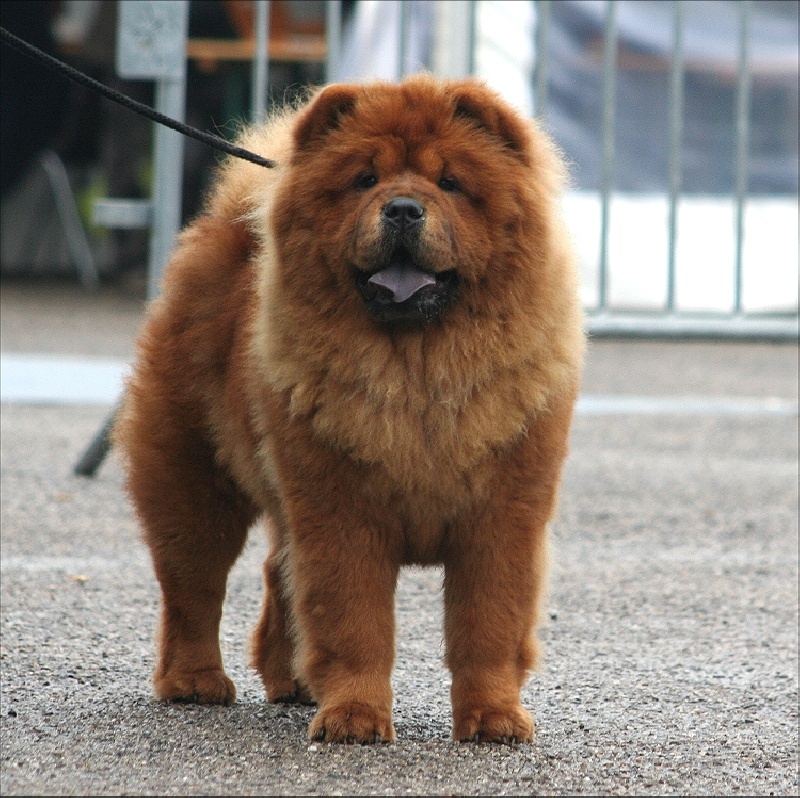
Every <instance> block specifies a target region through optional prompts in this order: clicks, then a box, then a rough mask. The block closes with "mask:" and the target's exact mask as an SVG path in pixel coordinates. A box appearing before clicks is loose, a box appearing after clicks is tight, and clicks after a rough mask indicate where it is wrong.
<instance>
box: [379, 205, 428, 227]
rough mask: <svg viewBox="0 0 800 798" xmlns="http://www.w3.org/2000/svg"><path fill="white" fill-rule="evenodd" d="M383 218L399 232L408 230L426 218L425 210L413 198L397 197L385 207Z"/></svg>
mask: <svg viewBox="0 0 800 798" xmlns="http://www.w3.org/2000/svg"><path fill="white" fill-rule="evenodd" d="M383 218H384V219H386V221H387V222H389V224H392V225H394V226H395V227H396V228H397V229H398V230H403V229H408V228H410V227H413V226H414V225H417V224H419V223H420V222H421V221H422V220H423V219H424V218H425V208H424V207H423V206H422V205H420V203H419V202H417V201H416V200H415V199H412V198H411V197H395V198H394V199H392V200H389V202H387V203H386V205H385V206H384V208H383Z"/></svg>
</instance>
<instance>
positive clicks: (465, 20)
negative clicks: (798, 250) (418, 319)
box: [120, 0, 798, 340]
mask: <svg viewBox="0 0 800 798" xmlns="http://www.w3.org/2000/svg"><path fill="white" fill-rule="evenodd" d="M750 2H751V0H742V1H741V2H739V3H738V13H739V30H738V64H737V91H736V98H737V100H736V142H735V153H733V154H732V157H733V158H734V159H735V175H736V177H735V193H734V195H733V197H732V201H733V203H734V224H733V229H732V230H731V235H732V237H733V263H731V264H730V265H731V277H730V280H731V282H732V286H731V285H727V286H724V285H719V286H718V290H719V292H721V293H724V292H726V291H731V292H732V302H731V307H730V310H729V311H714V312H709V311H702V310H696V309H692V310H686V309H685V308H682V307H681V306H680V303H679V302H678V296H679V288H680V281H679V270H678V268H677V258H676V248H677V241H678V236H679V232H680V229H679V228H680V219H682V218H683V217H682V216H681V214H680V213H679V202H680V201H681V197H682V193H681V136H682V121H683V114H684V95H683V87H684V75H685V70H684V63H683V48H684V17H685V9H686V7H687V2H685V0H674V2H673V4H672V8H673V41H672V56H671V61H670V79H669V85H670V97H669V177H668V189H667V197H666V203H667V220H666V226H667V233H666V248H667V253H666V287H665V292H664V294H665V296H664V301H663V303H662V305H661V306H660V307H655V308H654V307H650V306H648V307H647V308H646V309H644V310H642V309H637V310H636V312H632V311H631V310H630V308H626V307H624V306H620V305H618V304H616V303H615V302H614V301H613V297H612V294H611V284H612V279H613V277H614V275H615V274H616V273H618V271H619V263H618V262H616V263H615V256H614V255H613V254H612V252H611V251H610V248H609V240H610V230H611V222H612V214H613V213H614V212H615V208H614V205H615V202H616V200H617V195H616V194H615V191H614V175H615V165H616V164H615V103H616V77H617V63H616V61H617V50H618V47H617V12H618V0H606V4H605V27H604V36H603V49H602V86H603V97H602V145H601V146H602V168H601V180H600V187H599V192H598V196H597V200H598V204H597V208H596V209H595V207H594V206H592V207H591V208H589V211H588V212H589V213H590V214H591V215H592V216H595V215H596V214H599V236H598V240H597V242H596V248H597V256H596V264H594V263H592V264H590V266H591V270H592V275H591V282H593V283H596V285H589V282H590V277H588V276H587V275H586V274H584V283H585V285H584V302H585V304H586V306H587V327H588V330H589V332H590V333H591V334H592V335H595V336H599V335H631V336H643V335H645V336H714V337H718V336H722V337H755V338H774V339H789V340H791V339H797V337H798V314H797V308H796V306H795V308H794V309H793V310H791V311H789V312H779V313H770V312H753V311H752V310H750V309H748V308H747V307H746V306H745V303H744V301H743V297H744V291H743V288H744V269H743V262H744V258H743V254H744V237H745V223H746V213H745V210H746V207H747V203H748V194H747V168H748V159H747V152H748V139H749V133H750V131H749V113H750V99H751V97H750V88H751V63H750V52H749V16H750ZM186 5H187V3H186V0H167V1H166V2H164V0H162V1H161V2H159V1H158V0H151V1H150V2H142V1H141V0H123V2H122V3H121V6H122V8H123V12H125V9H126V7H128V8H127V11H128V13H123V14H122V17H123V18H122V21H121V27H120V42H121V46H123V47H124V46H125V45H124V43H125V42H126V41H128V42H130V41H131V38H130V37H131V36H133V37H134V38H133V41H134V43H136V42H139V46H140V47H141V42H142V41H145V40H146V41H147V42H151V40H152V37H153V36H154V34H155V33H158V34H159V35H161V36H162V37H163V36H164V32H165V31H167V33H168V37H172V39H173V41H172V52H175V51H179V52H183V51H184V49H185V37H186V28H185V23H183V22H182V23H181V25H177V24H175V25H172V26H171V27H167V28H165V27H164V24H163V22H164V19H166V17H165V16H164V15H166V14H168V13H169V14H171V15H173V16H174V15H176V13H177V15H178V16H181V14H182V15H183V16H182V19H185V14H186V11H185V6H186ZM389 5H390V4H389V3H387V4H386V6H387V7H388V6H389ZM410 6H411V3H409V2H400V3H398V4H397V13H398V14H399V17H398V19H399V23H398V25H397V36H398V42H397V44H398V46H397V48H396V52H397V54H398V69H397V71H398V73H399V74H404V73H405V72H407V71H408V63H407V53H408V37H409V32H410V27H411V26H410ZM437 6H438V13H437V15H436V24H437V25H439V26H444V27H446V28H447V30H446V31H441V30H440V31H438V32H437V34H438V38H439V41H440V42H441V41H444V42H445V43H446V47H445V51H444V54H445V57H444V58H442V57H441V54H440V57H439V58H438V59H437V62H436V64H434V68H435V69H436V70H437V71H441V72H443V74H450V75H454V74H457V73H466V72H468V71H473V70H474V69H475V63H476V59H475V52H476V48H479V47H480V46H481V32H480V30H477V29H476V28H479V26H476V18H477V16H478V8H479V6H481V3H479V2H475V0H470V2H463V1H462V2H450V1H448V2H445V1H444V0H443V1H442V2H440V3H438V4H437ZM162 7H163V8H162ZM176 7H184V11H183V12H180V13H178V12H176ZM255 7H256V11H255V57H254V58H253V60H252V87H253V90H252V96H251V120H252V121H260V120H262V119H263V118H264V117H265V115H266V107H265V106H266V97H267V87H268V78H269V76H268V62H269V54H268V52H267V50H268V46H267V43H268V41H269V2H268V0H256V3H255ZM553 7H554V4H553V2H552V0H537V2H536V3H535V8H536V32H535V55H536V63H535V70H534V74H533V75H532V76H531V82H532V84H533V86H532V89H533V95H534V106H535V109H536V114H537V116H539V117H540V118H541V119H542V120H543V121H544V122H545V123H546V122H547V117H548V81H549V64H548V47H547V43H548V37H549V35H550V20H551V12H552V11H553ZM134 9H136V13H135V14H134V13H132V12H133V10H134ZM325 9H326V38H327V43H328V46H327V53H326V79H327V80H332V79H335V77H336V76H337V73H338V71H339V70H338V65H339V62H340V58H341V44H342V17H341V3H340V2H339V0H326V3H325ZM126 20H127V21H126ZM132 20H133V21H134V22H136V24H133V22H132ZM137 20H138V21H137ZM143 20H145V21H146V20H150V21H151V22H152V23H153V24H152V25H150V26H149V27H148V26H146V25H144V24H143ZM126 25H127V31H126V29H125V26H126ZM126 35H127V38H126ZM137 37H138V38H137ZM148 37H149V38H148ZM149 46H151V47H152V43H151V44H150V45H149ZM129 49H130V47H129ZM440 49H441V48H440ZM143 52H144V51H141V52H140V56H142V55H143ZM162 60H163V59H162ZM165 63H166V62H165ZM173 67H174V65H173ZM173 67H171V68H172V71H175V69H174V68H173ZM141 68H142V67H135V66H131V65H130V64H128V66H127V67H126V69H127V72H126V73H125V74H128V75H136V76H140V75H143V74H144V73H142V72H141ZM153 68H154V67H153V66H152V64H151V65H150V66H147V67H145V72H146V71H147V69H150V73H151V74H150V76H151V77H155V78H157V79H158V84H157V85H158V86H159V87H160V88H161V90H162V91H163V90H165V87H168V84H169V86H172V88H171V93H170V94H169V102H170V108H171V110H170V113H171V115H175V116H182V115H183V92H184V84H183V82H181V81H180V80H178V81H177V83H176V81H175V79H171V81H172V82H170V80H167V79H165V78H164V76H163V75H162V74H161V72H158V74H156V73H155V72H153V71H152V70H153ZM137 69H138V70H139V71H138V72H137ZM158 69H161V67H158ZM161 71H162V72H163V69H162V70H161ZM483 77H489V76H483ZM162 84H163V85H162ZM165 96H166V95H165ZM176 136H177V134H175V133H173V132H172V131H165V133H164V134H163V135H162V137H161V138H158V137H157V146H158V142H159V141H166V140H167V138H173V137H176ZM156 157H157V159H158V153H157V154H156ZM162 160H163V161H164V163H168V164H169V169H167V170H156V171H157V175H156V176H157V177H158V176H159V175H161V177H162V178H164V179H168V180H170V181H172V182H173V183H174V182H177V183H178V184H179V183H180V166H179V163H180V160H181V159H180V158H178V157H175V156H174V154H173V155H172V156H168V157H167V156H164V157H163V159H162ZM176 170H177V172H176ZM162 182H163V181H162ZM158 186H159V184H157V186H156V191H155V193H154V197H153V211H152V213H151V214H150V215H149V217H148V220H149V221H150V223H151V224H152V225H153V230H152V232H153V238H154V243H153V245H152V246H151V258H150V278H149V284H150V286H151V295H154V294H155V292H156V291H157V286H158V283H159V281H160V274H161V269H162V268H163V265H164V263H165V262H166V253H167V252H168V251H169V249H170V248H171V242H172V238H173V236H174V234H175V232H176V231H177V227H176V224H175V222H174V220H171V221H170V224H169V225H167V224H166V223H165V222H164V220H165V219H168V218H170V217H169V214H166V215H165V211H166V210H168V209H169V207H172V208H173V209H175V207H176V202H175V199H174V196H172V195H171V194H170V192H169V191H167V189H165V188H164V187H163V186H162V187H161V189H159V187H158ZM178 190H179V189H178ZM165 192H166V193H165ZM162 194H163V195H164V199H163V200H162V199H160V198H159V197H160V196H161V195H162ZM168 194H170V196H167V195H168ZM172 194H174V192H172ZM629 199H631V200H632V201H633V202H634V203H636V201H637V198H636V197H632V198H629ZM177 204H179V203H177ZM159 220H161V221H159ZM594 221H596V220H593V221H592V223H593V224H594ZM157 225H158V226H159V230H161V233H160V234H159V233H158V231H157V230H156V229H155V228H156V226H157ZM590 226H591V225H590ZM167 228H169V229H167ZM631 246H632V245H631ZM642 268H643V269H647V268H653V269H655V268H656V267H655V265H654V264H652V263H646V262H645V263H644V264H642ZM594 272H596V274H595V273H594ZM593 292H594V293H595V297H594V299H592V298H591V294H592V293H593ZM650 304H651V305H652V303H650Z"/></svg>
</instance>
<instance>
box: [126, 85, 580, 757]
mask: <svg viewBox="0 0 800 798" xmlns="http://www.w3.org/2000/svg"><path fill="white" fill-rule="evenodd" d="M239 143H240V144H241V145H242V146H244V147H246V148H248V149H249V150H251V151H254V152H256V153H258V154H260V155H262V156H264V157H267V158H271V159H274V160H275V161H276V162H277V166H276V168H274V169H271V170H269V169H264V168H263V167H261V166H258V165H255V164H252V163H249V162H245V161H242V160H235V159H229V160H228V161H227V162H225V163H224V164H222V166H221V167H220V169H219V174H218V177H217V180H216V183H215V185H214V186H213V188H212V190H211V191H210V192H209V196H208V198H207V201H206V204H205V209H204V211H203V212H202V214H201V215H200V216H199V217H198V218H197V219H196V220H195V221H194V222H193V223H191V224H190V225H189V226H188V227H187V229H186V230H185V231H184V232H183V233H182V234H181V236H180V239H179V241H178V244H177V248H176V250H175V253H174V255H173V257H172V259H171V262H170V263H169V265H168V267H167V269H166V271H165V274H164V279H163V291H162V293H161V295H160V297H159V298H158V299H157V300H156V301H154V302H153V304H152V307H151V309H150V310H149V313H148V316H147V319H146V322H145V325H144V327H143V330H142V332H141V334H140V337H139V339H138V343H137V357H136V361H135V365H134V370H133V373H132V376H131V378H130V380H129V383H128V386H127V390H126V397H125V401H124V406H123V408H122V410H121V412H120V414H119V418H118V423H117V425H116V429H115V433H114V436H115V441H116V443H117V444H118V445H119V447H120V448H121V450H122V451H123V453H124V461H125V465H126V472H127V489H128V491H129V493H130V496H131V498H132V501H133V504H134V506H135V509H136V511H137V513H138V516H139V518H140V520H141V524H142V526H143V529H144V536H145V540H146V542H147V544H148V546H149V548H150V552H151V554H152V560H153V564H154V568H155V574H156V576H157V579H158V581H159V583H160V586H161V591H162V613H161V621H160V633H159V651H158V662H157V666H156V669H155V674H154V685H155V693H156V695H157V696H158V697H160V698H161V699H165V700H172V701H196V702H200V703H204V704H229V703H231V702H233V701H234V700H235V696H236V691H235V688H234V685H233V683H232V682H231V680H230V679H229V678H228V676H227V675H226V673H225V670H224V668H223V664H222V658H221V654H220V646H219V639H218V638H219V623H220V616H221V612H222V605H223V600H224V598H225V589H226V579H227V576H228V572H229V570H230V568H231V566H232V565H233V563H234V561H235V560H236V558H237V557H238V555H239V554H240V552H241V551H242V547H243V545H244V543H245V538H246V535H247V533H248V530H249V528H250V527H251V526H252V525H253V524H254V523H255V522H256V521H257V520H259V519H264V520H265V521H266V522H267V528H268V534H269V538H270V551H269V555H268V557H267V559H266V562H265V565H264V582H265V594H264V603H263V611H262V614H261V618H260V620H259V622H258V624H257V627H256V629H255V632H254V635H253V640H252V664H253V666H254V668H255V669H256V670H257V671H258V673H259V674H260V676H261V679H262V681H263V683H264V687H265V689H266V694H267V697H268V699H269V701H273V702H286V701H301V702H308V703H315V704H316V705H317V707H318V708H317V711H316V714H315V716H314V718H313V721H312V722H311V726H310V728H309V736H310V737H311V738H313V739H319V740H326V741H348V742H352V741H357V742H375V741H387V740H392V739H394V736H395V731H394V727H393V724H392V701H393V693H392V687H391V674H392V667H393V660H394V649H395V644H394V635H395V629H394V603H393V602H394V593H395V585H396V580H397V577H398V570H399V568H400V567H401V566H403V565H405V564H410V563H420V564H422V565H433V564H441V565H443V567H444V607H445V620H444V636H445V643H446V664H447V666H448V667H449V669H450V671H451V673H452V690H451V699H452V710H453V726H452V729H453V736H454V738H455V739H457V740H470V741H490V742H491V741H494V742H503V741H505V742H514V741H526V740H530V739H532V736H533V732H534V725H533V721H532V719H531V716H530V714H529V712H528V711H527V710H526V709H524V708H523V706H522V705H521V703H520V689H521V687H522V685H523V683H524V681H525V679H526V676H527V674H528V671H529V670H530V669H531V668H532V667H533V666H534V665H535V662H536V643H535V639H534V636H533V632H534V628H535V625H536V619H537V612H538V609H539V604H540V601H541V598H542V592H543V588H544V583H545V572H546V561H547V553H546V535H547V523H548V519H549V518H550V517H551V515H552V513H553V510H554V504H555V501H556V494H557V488H558V484H559V479H560V472H561V468H562V464H563V461H564V458H565V455H566V452H567V439H568V431H569V426H570V419H571V414H572V409H573V404H574V402H575V398H576V394H577V391H578V383H579V376H580V369H581V361H582V353H583V347H584V335H583V329H582V317H581V310H580V305H579V301H578V292H577V285H576V274H575V268H574V263H573V258H572V254H571V250H570V244H569V239H568V237H567V235H566V233H565V231H564V228H563V225H562V222H561V219H560V214H559V206H558V201H559V193H560V191H561V189H562V184H563V182H564V173H563V172H564V170H563V168H562V163H561V159H560V158H559V155H558V153H557V151H556V149H555V148H554V146H553V145H552V143H551V142H550V141H549V140H548V138H547V137H546V136H545V135H544V133H543V132H542V131H541V130H539V129H538V128H537V127H536V125H535V124H534V123H532V122H531V121H529V120H526V119H524V118H523V117H521V116H520V115H519V114H518V113H517V112H516V111H515V110H514V109H513V108H511V107H510V106H509V105H507V104H506V103H505V102H504V101H503V100H502V99H501V98H500V97H499V96H498V95H497V94H495V93H494V92H493V91H491V90H490V89H489V88H487V87H486V86H485V85H483V84H482V83H481V82H478V81H476V80H472V79H468V80H454V81H440V80H437V79H434V78H432V77H430V76H425V75H422V76H415V77H412V78H408V79H406V80H405V81H403V82H402V83H399V84H389V83H371V84H363V85H331V86H328V87H326V88H324V89H321V90H317V91H316V92H314V93H313V94H312V95H311V96H310V98H309V99H307V100H306V101H304V102H303V103H302V104H299V105H298V106H297V107H293V108H292V109H290V110H284V111H282V112H280V113H278V114H276V115H275V116H274V117H273V118H272V119H271V121H269V122H267V123H266V124H265V125H263V126H259V127H255V128H251V129H249V130H246V131H245V132H243V134H242V136H241V138H240V141H239Z"/></svg>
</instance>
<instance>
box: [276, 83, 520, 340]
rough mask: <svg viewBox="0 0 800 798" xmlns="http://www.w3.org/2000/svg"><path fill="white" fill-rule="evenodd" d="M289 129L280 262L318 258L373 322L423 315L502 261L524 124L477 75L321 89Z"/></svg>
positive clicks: (514, 219) (515, 228) (439, 312)
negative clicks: (292, 140) (285, 248)
mask: <svg viewBox="0 0 800 798" xmlns="http://www.w3.org/2000/svg"><path fill="white" fill-rule="evenodd" d="M294 138H295V151H294V156H293V161H292V167H291V169H290V178H289V180H288V181H287V183H286V184H285V191H284V201H283V202H282V203H279V206H278V211H277V213H276V222H277V225H278V228H279V233H280V234H279V236H278V238H279V240H281V241H284V242H288V243H287V246H289V247H291V248H292V249H291V251H290V252H288V254H289V256H290V257H289V258H288V259H285V260H291V261H292V263H294V264H296V263H297V261H298V256H301V260H303V262H304V264H305V267H306V268H308V269H313V268H317V267H318V266H319V265H322V266H323V270H324V272H325V273H326V275H327V283H328V285H329V287H330V286H331V283H332V284H333V285H335V286H336V288H337V290H338V292H339V293H340V294H341V295H342V297H344V295H346V294H347V293H348V292H349V294H350V295H352V296H353V297H356V298H358V299H359V300H360V304H362V306H363V307H364V308H365V309H366V312H367V313H368V315H369V316H370V317H371V318H372V319H373V320H375V321H377V322H379V323H381V324H389V325H395V324H400V325H403V324H405V325H414V326H420V325H425V324H428V323H430V322H434V321H436V320H437V319H440V318H441V317H442V316H443V314H445V313H446V312H447V311H448V309H449V308H451V307H452V306H453V305H454V304H455V303H456V302H458V301H459V298H460V297H462V296H464V295H465V293H467V294H468V293H469V289H470V287H474V286H476V285H478V284H479V283H481V281H485V280H486V279H487V277H488V276H489V273H490V272H491V270H492V269H493V268H497V269H500V270H502V269H503V265H502V264H503V263H506V262H509V260H510V259H509V258H507V257H505V256H504V251H505V250H507V249H509V248H513V247H514V246H515V243H514V240H515V239H517V238H518V237H519V236H518V233H519V227H520V225H521V224H522V223H523V216H524V215H525V213H524V207H526V206H527V205H529V204H530V203H529V202H527V201H522V198H521V196H520V192H523V193H525V192H526V191H528V188H526V187H525V185H524V183H525V181H526V180H527V181H529V180H530V179H531V174H530V172H531V169H530V160H531V159H530V132H529V129H528V126H527V125H526V123H524V122H523V121H522V120H521V118H520V117H519V116H518V115H517V114H516V113H514V112H513V111H512V110H511V109H510V108H508V107H507V106H506V105H505V104H504V103H503V102H502V101H501V100H499V98H498V97H497V96H496V95H495V94H494V93H493V92H491V91H490V90H488V89H486V88H485V87H484V86H483V85H482V84H480V83H478V82H477V81H472V80H467V81H451V82H440V81H436V80H434V79H432V78H430V77H426V76H422V77H415V78H412V79H408V80H406V81H405V82H403V83H401V84H399V85H390V84H372V85H366V86H345V85H339V86H331V87H328V88H327V89H324V90H323V91H321V92H320V93H319V94H318V95H317V96H316V98H315V99H314V100H313V101H312V102H311V103H310V105H309V106H308V107H307V108H306V109H305V110H304V111H303V112H302V113H301V115H300V117H299V118H298V120H297V123H296V126H295V131H294ZM319 277H320V279H322V275H319Z"/></svg>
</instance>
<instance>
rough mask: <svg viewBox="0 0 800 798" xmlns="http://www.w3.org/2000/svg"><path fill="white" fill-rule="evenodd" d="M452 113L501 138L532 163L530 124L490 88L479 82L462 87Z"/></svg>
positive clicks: (507, 145) (510, 147)
mask: <svg viewBox="0 0 800 798" xmlns="http://www.w3.org/2000/svg"><path fill="white" fill-rule="evenodd" d="M454 105H455V110H454V113H453V116H454V117H455V118H456V119H458V118H462V119H467V120H469V121H470V122H472V123H473V124H474V125H475V126H476V127H478V128H481V129H483V130H485V131H487V132H488V133H490V134H492V135H493V136H495V137H497V138H499V139H500V140H501V141H502V142H503V144H505V146H506V147H507V148H508V149H509V150H510V151H511V152H513V153H514V154H515V155H516V156H517V157H518V158H519V159H520V160H522V161H523V162H524V163H526V164H527V163H529V162H530V149H531V138H530V131H529V129H528V124H527V123H526V121H525V120H524V119H523V118H522V117H521V116H520V114H518V113H517V112H516V111H514V109H513V108H511V107H510V106H508V105H506V103H505V102H504V101H503V100H502V99H500V97H499V96H498V95H496V94H495V93H494V92H493V91H491V90H490V89H487V88H486V87H485V86H483V85H480V84H475V85H471V86H466V87H463V86H462V87H461V88H460V89H459V90H458V91H457V92H456V94H455V97H454Z"/></svg>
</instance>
